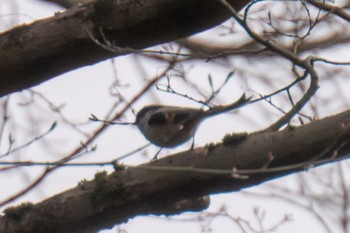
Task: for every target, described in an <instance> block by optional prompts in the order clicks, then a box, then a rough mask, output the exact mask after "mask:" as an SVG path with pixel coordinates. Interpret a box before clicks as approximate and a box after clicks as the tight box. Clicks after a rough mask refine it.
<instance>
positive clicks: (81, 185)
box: [78, 179, 88, 190]
mask: <svg viewBox="0 0 350 233" xmlns="http://www.w3.org/2000/svg"><path fill="white" fill-rule="evenodd" d="M87 183H88V181H87V179H83V180H81V181H79V182H78V188H79V189H81V190H86V184H87Z"/></svg>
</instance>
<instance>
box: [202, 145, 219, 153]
mask: <svg viewBox="0 0 350 233" xmlns="http://www.w3.org/2000/svg"><path fill="white" fill-rule="evenodd" d="M220 145H221V143H208V144H206V145H205V147H206V148H207V149H208V152H210V151H213V150H214V149H215V148H217V147H218V146H220Z"/></svg>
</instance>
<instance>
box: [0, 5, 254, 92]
mask: <svg viewBox="0 0 350 233" xmlns="http://www.w3.org/2000/svg"><path fill="white" fill-rule="evenodd" d="M229 2H230V3H231V4H232V6H233V7H235V9H237V10H239V9H241V8H242V7H243V6H244V5H245V4H247V3H248V2H249V1H248V0H241V1H235V0H231V1H229ZM229 17H230V15H229V13H228V12H227V10H225V9H224V8H223V7H222V6H220V5H219V4H217V2H216V1H215V0H208V1H201V0H147V1H146V0H145V1H139V0H118V1H115V0H98V1H94V2H91V3H87V4H83V5H77V6H74V7H72V8H70V9H68V10H67V11H65V12H63V13H59V14H57V15H55V16H54V17H51V18H47V19H43V20H38V21H36V22H34V23H32V24H29V25H22V26H18V27H16V28H14V29H12V30H10V31H7V32H4V33H2V34H0V48H1V53H0V74H1V77H0V96H4V95H6V94H10V93H12V92H16V91H20V90H23V89H26V88H29V87H33V86H35V85H37V84H39V83H42V82H44V81H46V80H48V79H50V78H53V77H55V76H57V75H60V74H63V73H65V72H68V71H71V70H74V69H77V68H79V67H83V66H87V65H92V64H95V63H97V62H100V61H102V60H105V59H108V58H111V57H114V56H119V55H123V54H126V53H128V50H127V48H133V49H143V48H146V47H149V46H153V45H157V44H161V43H164V42H168V41H173V40H176V39H179V38H183V37H186V36H190V35H193V34H195V33H198V32H201V31H204V30H206V29H209V28H211V27H213V26H215V25H218V24H220V23H221V22H223V21H225V20H226V19H228V18H229ZM102 34H103V35H104V36H106V37H107V39H108V40H109V41H112V42H113V43H115V45H116V46H119V47H122V48H126V49H125V50H122V51H120V52H111V51H108V50H105V49H103V48H101V47H100V46H98V45H97V44H96V43H94V42H93V40H92V39H91V35H93V36H94V37H95V38H97V39H101V38H102V36H101V35H102Z"/></svg>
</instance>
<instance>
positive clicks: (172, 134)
mask: <svg viewBox="0 0 350 233" xmlns="http://www.w3.org/2000/svg"><path fill="white" fill-rule="evenodd" d="M250 99H251V98H246V96H245V94H243V95H242V96H241V97H240V98H239V99H238V100H237V101H236V102H234V103H232V104H229V105H220V106H214V107H212V108H210V109H208V110H203V109H197V108H187V107H178V106H167V105H148V106H145V107H143V108H142V109H141V110H140V111H139V112H138V113H137V115H136V120H135V124H136V125H137V127H138V128H139V130H140V131H141V133H142V134H143V135H144V137H145V138H146V139H148V140H149V141H150V142H151V143H153V144H155V145H157V146H159V147H161V148H163V147H165V148H173V147H177V146H179V145H181V144H183V143H185V142H186V141H188V140H190V139H191V138H193V137H194V134H195V132H196V130H197V128H198V126H199V125H200V123H201V122H202V121H203V120H205V119H207V118H208V117H211V116H214V115H217V114H220V113H223V112H227V111H231V110H234V109H237V108H239V107H241V106H243V105H245V104H247V103H248V102H249V100H250ZM192 146H193V144H192Z"/></svg>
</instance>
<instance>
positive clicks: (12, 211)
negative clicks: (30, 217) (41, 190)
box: [4, 202, 34, 220]
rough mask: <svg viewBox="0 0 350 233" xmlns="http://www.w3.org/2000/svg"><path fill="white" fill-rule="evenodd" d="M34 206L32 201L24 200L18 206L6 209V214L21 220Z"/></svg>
mask: <svg viewBox="0 0 350 233" xmlns="http://www.w3.org/2000/svg"><path fill="white" fill-rule="evenodd" d="M33 206H34V204H33V203H31V202H23V203H21V204H19V205H17V206H11V207H8V208H6V209H5V210H4V214H5V216H6V217H8V218H12V219H15V220H20V219H21V218H22V217H23V215H25V214H26V213H27V212H28V211H29V210H30V209H31V208H32V207H33Z"/></svg>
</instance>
